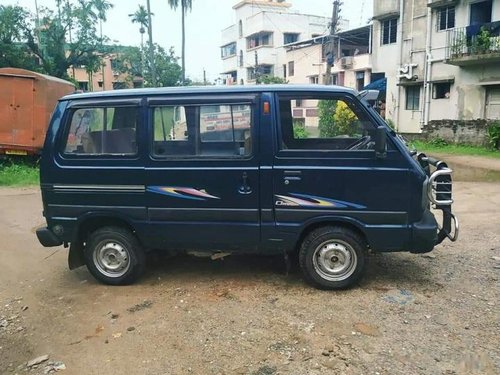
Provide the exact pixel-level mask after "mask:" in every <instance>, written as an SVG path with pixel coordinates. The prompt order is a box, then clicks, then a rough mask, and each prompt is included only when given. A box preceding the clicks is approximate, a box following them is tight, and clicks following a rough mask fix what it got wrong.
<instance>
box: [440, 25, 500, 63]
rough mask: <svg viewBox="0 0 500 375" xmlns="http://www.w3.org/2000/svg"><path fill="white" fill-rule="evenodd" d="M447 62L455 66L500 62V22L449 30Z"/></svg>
mask: <svg viewBox="0 0 500 375" xmlns="http://www.w3.org/2000/svg"><path fill="white" fill-rule="evenodd" d="M446 60H447V62H448V63H449V64H453V65H470V64H473V63H476V62H478V61H479V60H481V61H484V60H490V61H500V21H496V22H490V23H485V24H480V25H470V26H466V27H457V28H455V29H452V30H448V35H447V42H446Z"/></svg>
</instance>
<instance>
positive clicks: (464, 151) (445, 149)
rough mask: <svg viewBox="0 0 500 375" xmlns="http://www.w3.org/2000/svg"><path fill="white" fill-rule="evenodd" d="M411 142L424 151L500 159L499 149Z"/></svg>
mask: <svg viewBox="0 0 500 375" xmlns="http://www.w3.org/2000/svg"><path fill="white" fill-rule="evenodd" d="M411 144H412V145H413V146H414V147H415V148H416V149H417V150H418V151H421V152H424V153H428V154H432V153H441V154H453V155H471V156H484V157H489V158H496V159H500V151H499V150H493V149H489V148H486V147H479V146H470V145H455V144H446V143H443V142H422V141H413V142H411Z"/></svg>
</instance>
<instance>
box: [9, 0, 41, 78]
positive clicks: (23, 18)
mask: <svg viewBox="0 0 500 375" xmlns="http://www.w3.org/2000/svg"><path fill="white" fill-rule="evenodd" d="M28 19H29V12H28V11H26V10H25V9H24V8H22V7H20V6H10V5H9V6H5V5H0V68H3V67H15V68H22V69H29V70H37V64H36V62H35V59H34V58H33V56H30V55H29V50H28V48H27V47H26V45H25V44H24V43H23V41H24V31H25V30H26V29H28V21H27V20H28Z"/></svg>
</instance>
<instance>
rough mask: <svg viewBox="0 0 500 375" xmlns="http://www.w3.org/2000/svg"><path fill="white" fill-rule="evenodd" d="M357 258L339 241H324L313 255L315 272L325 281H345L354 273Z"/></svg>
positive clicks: (354, 253)
mask: <svg viewBox="0 0 500 375" xmlns="http://www.w3.org/2000/svg"><path fill="white" fill-rule="evenodd" d="M357 262H358V257H357V256H356V252H355V251H354V249H353V248H352V247H351V246H350V245H349V244H348V243H346V242H344V241H340V240H330V241H325V242H323V243H322V244H321V245H319V246H318V247H317V248H316V250H314V254H313V266H314V269H315V271H316V272H317V273H318V275H319V276H321V277H322V278H323V279H325V280H329V281H340V280H345V279H347V278H348V277H349V276H351V275H352V274H353V273H354V270H355V269H356V265H357Z"/></svg>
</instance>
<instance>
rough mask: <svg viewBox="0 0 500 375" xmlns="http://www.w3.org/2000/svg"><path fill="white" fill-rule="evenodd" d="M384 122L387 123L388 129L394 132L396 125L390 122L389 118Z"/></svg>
mask: <svg viewBox="0 0 500 375" xmlns="http://www.w3.org/2000/svg"><path fill="white" fill-rule="evenodd" d="M385 122H386V123H387V125H389V127H390V128H391V129H392V130H396V124H395V123H394V121H392V120H391V119H390V118H388V119H387V120H385Z"/></svg>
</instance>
